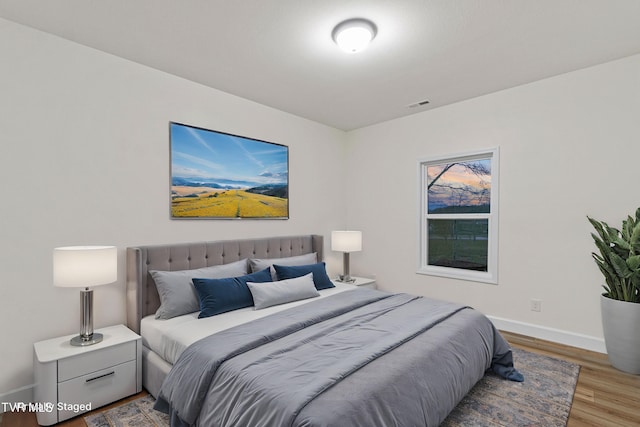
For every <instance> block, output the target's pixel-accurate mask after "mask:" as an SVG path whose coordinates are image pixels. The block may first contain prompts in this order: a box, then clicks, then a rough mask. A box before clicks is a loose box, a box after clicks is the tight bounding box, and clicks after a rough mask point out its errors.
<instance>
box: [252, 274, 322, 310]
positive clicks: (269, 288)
mask: <svg viewBox="0 0 640 427" xmlns="http://www.w3.org/2000/svg"><path fill="white" fill-rule="evenodd" d="M247 286H248V287H249V290H250V291H251V295H252V296H253V305H254V306H255V309H256V310H260V309H261V308H267V307H271V306H272V305H279V304H285V303H288V302H292V301H298V300H301V299H307V298H313V297H317V296H319V295H320V292H318V290H317V289H316V287H315V285H314V284H313V273H309V274H307V275H306V276H301V277H296V278H295V279H287V280H280V281H279V282H262V283H255V282H247Z"/></svg>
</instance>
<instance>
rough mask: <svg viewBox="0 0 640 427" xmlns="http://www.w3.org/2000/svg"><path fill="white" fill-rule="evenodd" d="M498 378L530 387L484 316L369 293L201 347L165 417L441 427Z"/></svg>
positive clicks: (167, 396)
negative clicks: (487, 376) (480, 386)
mask: <svg viewBox="0 0 640 427" xmlns="http://www.w3.org/2000/svg"><path fill="white" fill-rule="evenodd" d="M489 368H493V369H494V370H495V371H496V372H497V373H499V374H500V375H503V376H504V377H507V378H509V377H511V378H512V379H519V373H518V372H517V371H515V369H514V368H513V364H512V359H511V352H510V349H509V347H508V345H507V343H506V342H505V341H504V339H503V338H502V337H501V336H500V334H499V333H498V332H497V331H496V330H495V328H494V327H493V325H492V324H491V322H490V321H489V320H488V319H487V318H486V317H485V316H483V315H482V314H480V313H478V312H476V311H474V310H472V309H470V308H468V307H464V306H461V305H458V304H452V303H447V302H443V301H437V300H432V299H428V298H422V297H416V296H411V295H406V294H387V293H383V292H378V291H374V290H368V289H358V290H354V291H348V292H343V293H340V294H337V295H334V296H331V297H327V298H324V299H322V300H318V301H314V302H311V303H309V304H304V305H302V306H299V307H295V308H292V309H289V310H285V311H283V312H280V313H277V314H274V315H272V316H268V317H266V318H263V319H261V320H258V321H254V322H250V323H247V324H244V325H240V326H237V327H235V328H232V329H229V330H226V331H223V332H219V333H217V334H214V335H211V336H210V337H207V338H205V339H202V340H200V341H198V342H196V343H194V344H193V345H191V346H190V347H189V348H187V349H186V350H185V351H184V352H183V353H182V355H181V356H180V358H179V359H178V361H177V362H176V364H175V365H174V367H173V368H172V370H171V371H170V373H169V375H168V376H167V378H166V380H165V382H164V384H163V386H162V389H161V391H160V393H159V396H158V399H157V403H156V409H159V410H162V411H164V412H167V413H169V414H170V416H171V425H172V426H192V425H200V426H234V427H239V426H367V427H375V426H384V427H389V426H436V425H438V424H440V422H441V421H442V420H444V418H445V417H446V416H447V414H448V413H449V412H450V411H451V410H452V409H453V408H454V407H455V406H456V404H457V403H458V402H459V401H460V400H461V399H462V397H464V395H465V394H466V393H467V392H468V391H469V390H470V389H471V387H473V385H474V384H475V383H476V382H477V381H478V380H479V379H480V378H482V376H483V375H484V373H485V371H486V370H487V369H489ZM520 378H521V377H520Z"/></svg>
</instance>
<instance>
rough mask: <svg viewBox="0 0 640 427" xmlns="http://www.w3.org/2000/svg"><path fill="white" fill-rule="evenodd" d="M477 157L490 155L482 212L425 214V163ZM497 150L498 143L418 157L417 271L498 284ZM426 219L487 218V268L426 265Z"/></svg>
mask: <svg viewBox="0 0 640 427" xmlns="http://www.w3.org/2000/svg"><path fill="white" fill-rule="evenodd" d="M479 159H491V209H490V212H489V213H483V214H429V213H428V210H427V166H430V165H437V164H442V163H454V162H462V161H470V160H479ZM499 168H500V150H499V148H498V147H496V148H490V149H486V150H479V151H473V152H466V153H460V154H457V155H446V156H439V157H429V158H425V159H421V160H419V161H418V180H419V183H418V190H419V191H420V195H419V200H420V203H419V209H420V210H419V212H418V230H419V235H420V242H419V245H420V247H419V250H418V270H417V271H416V272H417V273H418V274H426V275H431V276H441V277H449V278H453V279H460V280H469V281H475V282H484V283H491V284H498V224H499V221H498V212H499V195H500V182H499V177H500V170H499ZM428 219H487V220H488V224H489V230H488V239H489V240H488V246H487V271H486V272H485V271H474V270H465V269H462V268H453V267H441V266H435V265H428V264H427V262H428V261H427V260H428V259H429V257H428V255H429V254H428V248H429V245H428V242H429V239H428V237H429V236H428V227H427V220H428Z"/></svg>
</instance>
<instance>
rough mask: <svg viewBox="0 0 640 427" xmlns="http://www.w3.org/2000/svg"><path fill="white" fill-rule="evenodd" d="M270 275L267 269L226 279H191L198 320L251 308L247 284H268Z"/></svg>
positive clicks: (251, 300)
mask: <svg viewBox="0 0 640 427" xmlns="http://www.w3.org/2000/svg"><path fill="white" fill-rule="evenodd" d="M270 281H271V273H270V272H269V269H268V268H265V269H264V270H262V271H258V272H257V273H251V274H247V275H246V276H241V277H230V278H227V279H200V278H195V279H193V286H195V288H196V292H198V297H199V298H200V314H199V315H198V318H199V319H202V318H204V317H210V316H215V315H216V314H220V313H225V312H227V311H232V310H237V309H239V308H244V307H251V306H252V305H253V297H252V296H251V291H249V287H248V286H247V282H258V283H262V282H270Z"/></svg>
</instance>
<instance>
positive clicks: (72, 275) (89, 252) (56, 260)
mask: <svg viewBox="0 0 640 427" xmlns="http://www.w3.org/2000/svg"><path fill="white" fill-rule="evenodd" d="M117 279H118V251H117V249H116V247H115V246H66V247H62V248H55V249H54V250H53V284H54V285H56V286H61V287H71V288H79V287H82V288H84V287H89V286H99V285H106V284H109V283H113V282H115V281H116V280H117Z"/></svg>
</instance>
